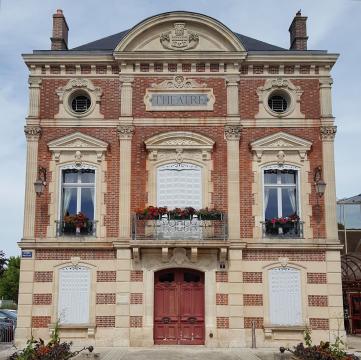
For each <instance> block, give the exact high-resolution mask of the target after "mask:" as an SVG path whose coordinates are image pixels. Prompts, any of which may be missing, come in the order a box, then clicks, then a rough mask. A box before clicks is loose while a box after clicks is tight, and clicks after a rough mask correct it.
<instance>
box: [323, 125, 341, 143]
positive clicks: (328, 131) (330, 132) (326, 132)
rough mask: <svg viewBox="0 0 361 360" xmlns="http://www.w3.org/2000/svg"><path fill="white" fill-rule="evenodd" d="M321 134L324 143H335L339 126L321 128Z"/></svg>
mask: <svg viewBox="0 0 361 360" xmlns="http://www.w3.org/2000/svg"><path fill="white" fill-rule="evenodd" d="M320 132H321V139H322V141H333V140H335V136H336V132H337V126H321V127H320Z"/></svg>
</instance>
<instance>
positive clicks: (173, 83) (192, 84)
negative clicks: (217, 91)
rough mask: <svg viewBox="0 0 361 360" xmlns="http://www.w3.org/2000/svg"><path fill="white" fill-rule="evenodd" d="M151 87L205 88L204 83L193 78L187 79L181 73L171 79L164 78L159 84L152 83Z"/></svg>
mask: <svg viewBox="0 0 361 360" xmlns="http://www.w3.org/2000/svg"><path fill="white" fill-rule="evenodd" d="M151 86H152V88H153V89H192V88H205V87H207V84H206V83H199V82H197V81H196V80H194V79H188V78H186V77H184V76H182V75H177V76H175V77H174V78H173V79H170V80H164V81H162V82H161V83H159V84H156V83H153V84H152V85H151Z"/></svg>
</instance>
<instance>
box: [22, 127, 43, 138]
mask: <svg viewBox="0 0 361 360" xmlns="http://www.w3.org/2000/svg"><path fill="white" fill-rule="evenodd" d="M41 132H42V130H41V127H40V126H25V127H24V133H25V136H26V140H27V141H38V140H39V138H40V136H41Z"/></svg>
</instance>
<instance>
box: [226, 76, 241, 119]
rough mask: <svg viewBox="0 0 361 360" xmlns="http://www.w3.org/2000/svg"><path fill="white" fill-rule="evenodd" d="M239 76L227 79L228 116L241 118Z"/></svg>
mask: <svg viewBox="0 0 361 360" xmlns="http://www.w3.org/2000/svg"><path fill="white" fill-rule="evenodd" d="M238 83H239V76H238V75H231V76H227V77H226V84H227V116H229V117H233V116H236V117H237V121H238V117H239V102H238V98H239V93H238Z"/></svg>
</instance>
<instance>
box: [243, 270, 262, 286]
mask: <svg viewBox="0 0 361 360" xmlns="http://www.w3.org/2000/svg"><path fill="white" fill-rule="evenodd" d="M242 276H243V282H244V283H262V273H261V272H243V274H242Z"/></svg>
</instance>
